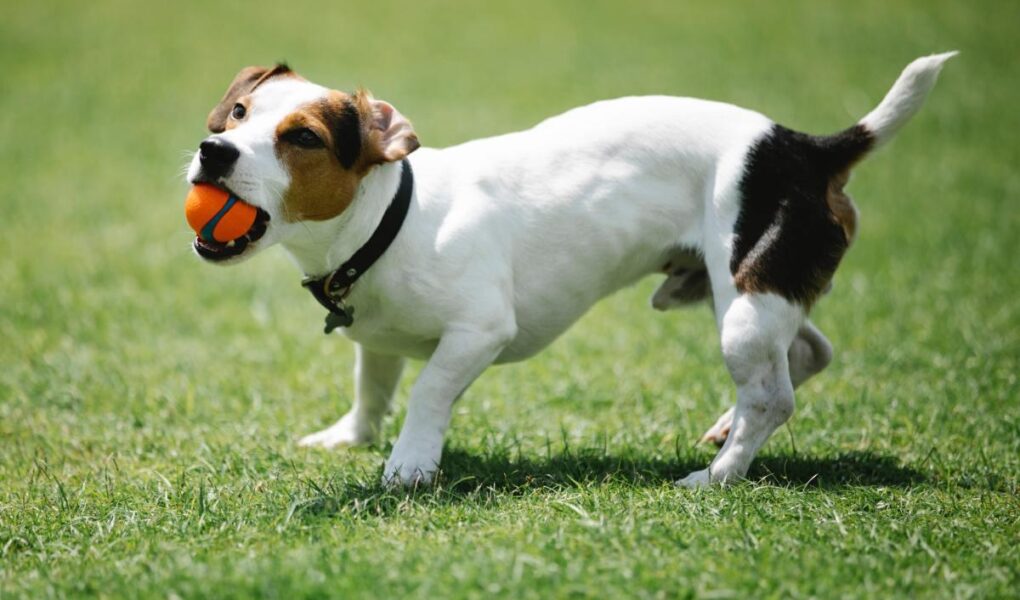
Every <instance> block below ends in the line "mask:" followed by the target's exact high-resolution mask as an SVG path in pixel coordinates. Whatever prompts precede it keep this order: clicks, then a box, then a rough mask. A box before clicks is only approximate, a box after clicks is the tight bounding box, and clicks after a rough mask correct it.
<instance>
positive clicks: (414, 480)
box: [383, 440, 440, 487]
mask: <svg viewBox="0 0 1020 600" xmlns="http://www.w3.org/2000/svg"><path fill="white" fill-rule="evenodd" d="M439 458H440V456H439V454H438V453H435V452H408V451H401V450H400V441H399V440H398V441H397V445H396V446H395V447H394V448H393V453H392V454H391V455H390V458H389V459H388V460H387V461H386V467H385V468H384V469H383V484H384V485H386V486H389V487H417V486H421V485H429V484H431V483H432V481H433V480H434V479H435V476H436V472H437V471H439Z"/></svg>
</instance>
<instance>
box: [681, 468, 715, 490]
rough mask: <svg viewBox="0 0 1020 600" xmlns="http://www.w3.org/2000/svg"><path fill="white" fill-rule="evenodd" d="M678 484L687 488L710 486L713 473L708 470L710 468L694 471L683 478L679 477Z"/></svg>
mask: <svg viewBox="0 0 1020 600" xmlns="http://www.w3.org/2000/svg"><path fill="white" fill-rule="evenodd" d="M676 484H677V485H678V486H680V487H685V488H703V487H708V486H709V485H711V484H712V475H711V474H710V473H709V472H708V469H702V470H700V471H694V472H693V473H691V474H690V475H688V476H687V477H684V478H683V479H678V480H677V482H676Z"/></svg>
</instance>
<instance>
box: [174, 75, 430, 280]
mask: <svg viewBox="0 0 1020 600" xmlns="http://www.w3.org/2000/svg"><path fill="white" fill-rule="evenodd" d="M206 125H207V126H208V128H209V131H211V132H212V135H210V136H209V137H207V138H206V139H205V140H203V141H202V143H201V144H200V145H199V150H198V152H196V153H195V155H194V157H193V158H192V161H191V165H190V167H189V168H188V181H189V182H190V183H192V184H196V183H208V184H212V185H214V186H218V187H220V188H223V189H225V190H227V191H229V192H230V193H232V194H233V195H235V196H237V197H238V198H240V199H242V200H244V201H245V202H247V203H249V204H251V205H253V206H255V207H257V208H259V209H260V211H259V217H258V218H257V219H256V223H255V225H253V226H252V229H251V230H250V231H249V232H248V235H247V236H245V238H244V241H243V243H240V244H231V245H227V244H219V243H216V242H211V243H210V242H205V241H203V240H200V239H198V238H196V240H195V243H194V247H195V251H196V252H197V253H198V255H199V256H201V257H202V258H204V259H206V260H208V261H212V262H218V263H226V262H237V261H240V260H243V259H245V258H248V257H250V256H251V255H253V254H255V253H256V252H257V251H258V250H259V249H262V248H265V247H267V246H270V245H272V244H273V243H275V242H279V241H283V240H286V239H288V237H290V236H292V235H297V234H299V233H300V231H301V230H302V227H301V224H302V223H305V224H307V222H310V221H327V220H330V219H333V218H336V217H337V216H339V215H340V214H342V213H343V212H344V211H345V210H346V209H347V207H348V206H350V204H351V202H352V201H353V200H354V199H355V196H356V194H357V191H358V186H359V185H360V183H361V181H362V179H363V178H364V177H365V176H366V175H367V174H368V173H369V172H370V171H371V169H372V168H373V167H375V166H376V165H379V164H382V163H386V162H393V161H399V160H401V159H402V158H404V157H405V156H407V155H408V154H410V153H411V152H413V151H414V150H415V149H416V148H418V138H417V136H416V135H415V133H414V130H413V129H412V127H411V123H410V122H408V120H407V119H405V118H404V116H403V115H401V114H400V113H399V112H397V110H396V109H394V108H393V106H391V105H390V104H388V103H386V102H383V101H381V100H375V99H373V98H372V97H371V95H370V94H368V93H367V92H365V91H358V92H355V93H353V94H348V93H345V92H340V91H336V90H331V89H327V88H325V87H322V86H319V85H316V84H314V83H311V82H309V81H307V80H305V79H303V78H302V77H300V76H298V75H297V74H296V73H294V72H293V71H291V70H290V69H289V68H288V67H287V66H286V65H276V66H275V67H271V68H266V67H248V68H246V69H242V70H241V72H240V73H238V74H237V77H235V78H234V81H233V82H232V83H231V84H230V87H229V88H227V92H226V94H224V96H223V99H222V100H220V102H219V104H217V105H216V107H215V108H213V110H212V112H211V113H209V118H208V120H207V121H206Z"/></svg>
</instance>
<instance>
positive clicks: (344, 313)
mask: <svg viewBox="0 0 1020 600" xmlns="http://www.w3.org/2000/svg"><path fill="white" fill-rule="evenodd" d="M401 166H402V169H401V173H400V187H398V188H397V193H396V194H395V195H394V196H393V200H392V201H390V205H389V207H388V208H387V209H386V212H385V213H384V214H383V218H382V221H380V222H379V226H378V227H376V228H375V232H373V233H372V237H370V238H368V241H367V242H365V245H364V246H362V247H361V248H359V249H358V251H357V252H355V253H354V255H353V256H351V258H350V259H348V260H347V262H345V263H344V264H342V265H340V268H339V269H337V270H336V271H333V272H332V273H327V274H326V275H323V276H322V277H305V278H304V280H303V281H302V282H301V285H303V286H305V287H306V288H307V289H308V291H309V292H311V293H312V296H314V297H315V299H316V300H318V301H319V304H321V305H322V306H323V307H325V309H326V310H328V311H329V314H328V315H326V330H325V331H326V333H331V332H332V331H333V330H334V329H336V328H337V327H349V326H350V325H351V323H353V322H354V307H352V306H347V305H346V304H344V298H346V297H347V294H348V293H350V291H351V286H353V285H354V282H355V281H357V280H358V278H359V277H361V276H362V275H364V274H365V271H367V270H368V268H369V267H371V266H372V265H373V264H375V261H377V260H379V257H380V256H382V255H383V253H384V252H386V249H387V248H389V247H390V243H392V242H393V239H394V238H396V237H397V234H398V233H400V226H401V225H403V223H404V217H406V216H407V209H408V208H409V207H410V206H411V192H412V191H413V190H414V173H412V172H411V163H409V162H407V159H406V158H405V159H404V160H402V161H401Z"/></svg>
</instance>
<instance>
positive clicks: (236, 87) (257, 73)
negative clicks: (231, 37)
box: [205, 64, 299, 133]
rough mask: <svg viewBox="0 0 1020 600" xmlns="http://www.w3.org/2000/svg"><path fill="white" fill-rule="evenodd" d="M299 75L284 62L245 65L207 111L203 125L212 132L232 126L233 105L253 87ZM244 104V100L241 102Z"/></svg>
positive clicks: (250, 91)
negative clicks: (257, 65) (272, 64)
mask: <svg viewBox="0 0 1020 600" xmlns="http://www.w3.org/2000/svg"><path fill="white" fill-rule="evenodd" d="M278 76H286V77H299V76H298V74H297V73H295V72H293V71H291V70H290V67H288V66H287V65H285V64H278V65H276V66H274V67H245V68H243V69H241V71H240V72H239V73H238V74H237V75H236V76H235V77H234V80H233V81H232V82H230V87H228V88H227V91H226V93H225V94H223V98H221V99H220V102H219V104H217V105H216V107H215V108H213V109H212V111H211V112H210V113H209V117H208V118H206V121H205V125H206V127H208V128H209V131H211V132H213V133H222V132H224V131H226V130H227V129H229V128H231V127H233V126H234V125H235V124H234V123H232V122H231V121H232V120H231V118H230V113H231V111H232V110H233V108H234V105H235V104H237V103H238V102H241V101H242V100H243V99H244V98H245V97H246V96H248V95H249V94H251V93H252V92H254V91H255V88H257V87H259V86H260V85H262V84H263V83H264V82H266V81H268V80H269V79H272V78H273V77H278ZM241 103H242V104H244V102H241Z"/></svg>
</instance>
